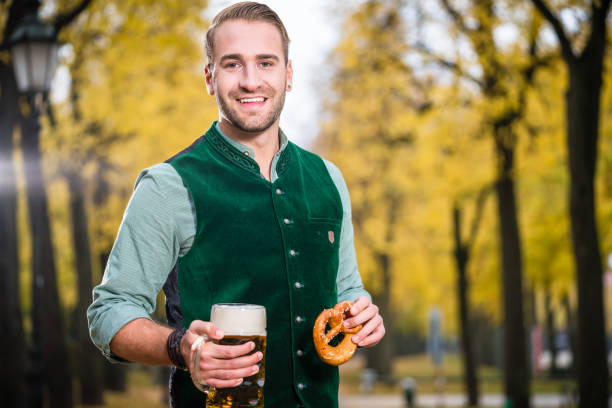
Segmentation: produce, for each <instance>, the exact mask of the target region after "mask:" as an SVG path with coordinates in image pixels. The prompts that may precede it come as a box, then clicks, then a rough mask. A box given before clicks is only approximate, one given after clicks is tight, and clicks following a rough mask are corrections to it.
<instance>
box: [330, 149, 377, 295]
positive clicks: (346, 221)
mask: <svg viewBox="0 0 612 408" xmlns="http://www.w3.org/2000/svg"><path fill="white" fill-rule="evenodd" d="M324 162H325V166H326V167H327V171H328V172H329V175H330V176H331V178H332V181H333V182H334V184H335V185H336V189H337V190H338V193H339V194H340V199H341V200H342V210H343V215H342V230H341V233H340V254H339V265H338V275H337V277H336V289H337V291H338V301H339V302H343V301H345V300H350V301H353V300H355V299H357V298H358V297H360V296H366V297H368V298H369V299H370V300H372V297H371V296H370V294H369V293H368V292H367V291H366V290H365V288H364V287H363V283H362V282H361V276H360V275H359V270H358V268H357V256H356V254H355V244H354V241H353V220H352V213H351V198H350V196H349V191H348V187H347V186H346V182H345V181H344V178H343V177H342V173H341V172H340V170H339V169H338V167H336V166H335V165H334V164H333V163H331V162H329V161H327V160H324Z"/></svg>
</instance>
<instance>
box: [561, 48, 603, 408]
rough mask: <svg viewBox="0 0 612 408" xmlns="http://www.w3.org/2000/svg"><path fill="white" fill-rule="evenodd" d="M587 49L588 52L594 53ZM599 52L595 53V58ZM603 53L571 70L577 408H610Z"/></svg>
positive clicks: (579, 61)
mask: <svg viewBox="0 0 612 408" xmlns="http://www.w3.org/2000/svg"><path fill="white" fill-rule="evenodd" d="M593 48H594V47H592V48H591V51H593ZM598 51H599V53H598ZM601 54H603V48H602V49H601V50H595V51H594V52H585V54H584V55H583V56H582V57H581V58H580V59H577V60H574V61H573V62H572V63H570V64H569V72H570V80H569V89H568V92H567V124H568V126H567V132H568V133H567V141H568V151H569V168H570V180H571V182H570V218H571V231H572V245H573V250H574V261H575V263H576V277H577V281H578V355H579V358H578V365H577V368H578V370H577V372H578V384H579V395H580V406H581V407H583V408H587V407H588V408H604V407H607V406H608V376H609V374H608V367H607V352H606V337H605V323H604V312H603V311H604V303H603V264H602V259H601V253H600V249H599V238H598V235H597V224H596V222H595V214H596V213H595V211H596V210H595V187H594V179H595V166H596V163H597V139H598V136H599V113H600V92H601V85H602V55H601Z"/></svg>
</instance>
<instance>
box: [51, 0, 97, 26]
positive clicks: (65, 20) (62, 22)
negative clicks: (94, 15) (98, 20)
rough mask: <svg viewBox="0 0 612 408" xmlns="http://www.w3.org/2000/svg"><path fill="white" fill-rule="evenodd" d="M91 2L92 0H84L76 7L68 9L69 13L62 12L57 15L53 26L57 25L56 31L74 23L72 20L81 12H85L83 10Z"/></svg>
mask: <svg viewBox="0 0 612 408" xmlns="http://www.w3.org/2000/svg"><path fill="white" fill-rule="evenodd" d="M90 3H91V0H82V1H81V3H80V4H78V5H77V6H76V7H74V8H73V9H72V10H70V11H68V12H67V13H62V14H58V15H57V16H55V19H54V22H53V26H54V27H55V32H56V33H59V32H60V30H61V29H62V28H64V27H65V26H67V25H68V24H70V23H72V21H73V20H74V19H75V18H77V17H78V15H79V14H81V12H83V10H85V9H86V8H87V6H89V4H90Z"/></svg>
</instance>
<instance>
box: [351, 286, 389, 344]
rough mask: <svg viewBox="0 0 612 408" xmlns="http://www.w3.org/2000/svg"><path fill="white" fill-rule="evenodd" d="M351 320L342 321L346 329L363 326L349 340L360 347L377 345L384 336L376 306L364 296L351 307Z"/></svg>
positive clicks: (381, 321) (380, 317)
mask: <svg viewBox="0 0 612 408" xmlns="http://www.w3.org/2000/svg"><path fill="white" fill-rule="evenodd" d="M351 316H352V317H351V318H349V319H346V320H345V321H344V326H345V327H346V328H348V329H350V328H353V327H356V326H359V325H360V324H363V327H362V328H361V330H360V331H359V332H358V333H357V334H355V335H354V336H353V337H352V338H351V340H352V341H353V342H354V343H356V344H357V345H358V346H360V347H371V346H374V345H375V344H377V343H378V342H379V341H380V340H381V339H382V338H383V336H384V335H385V331H386V330H385V326H384V323H383V318H382V316H381V315H380V314H379V313H378V306H376V305H375V304H373V303H372V302H370V299H368V298H367V297H365V296H361V297H359V298H358V299H357V300H355V303H354V304H353V306H352V307H351Z"/></svg>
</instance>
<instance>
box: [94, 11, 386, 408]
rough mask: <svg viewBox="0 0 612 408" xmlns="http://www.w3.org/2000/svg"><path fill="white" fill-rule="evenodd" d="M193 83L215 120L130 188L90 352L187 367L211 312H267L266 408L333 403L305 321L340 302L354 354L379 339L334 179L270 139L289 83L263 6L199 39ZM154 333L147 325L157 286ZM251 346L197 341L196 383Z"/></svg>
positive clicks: (97, 303)
mask: <svg viewBox="0 0 612 408" xmlns="http://www.w3.org/2000/svg"><path fill="white" fill-rule="evenodd" d="M206 43H207V44H206V50H207V51H206V53H207V59H208V61H207V66H206V68H205V77H206V87H207V90H208V92H209V93H210V94H211V95H214V97H215V99H216V102H217V105H218V107H219V121H218V122H215V123H213V125H212V126H211V128H210V129H209V130H208V131H207V132H206V133H205V134H204V136H202V137H201V138H200V139H198V140H197V141H196V142H194V144H193V145H192V146H190V147H189V148H187V149H186V150H184V151H183V152H181V153H179V154H178V155H176V156H174V157H173V158H172V159H169V160H168V161H167V162H165V163H162V164H159V165H156V166H153V167H151V168H149V169H147V170H145V171H144V172H143V173H142V174H141V175H140V176H139V178H138V180H137V182H136V187H135V190H134V193H133V196H132V198H131V200H130V203H129V204H128V207H127V209H126V212H125V215H124V219H123V221H122V224H121V227H120V229H119V233H118V236H117V240H116V242H115V245H114V247H113V250H112V252H111V255H110V258H109V261H108V265H107V268H106V271H105V273H104V278H103V280H102V283H101V284H100V285H99V286H97V287H96V288H95V289H94V301H93V303H92V305H91V306H90V308H89V310H88V319H89V324H90V332H91V336H92V339H93V341H94V343H96V345H97V346H98V347H99V348H100V349H101V350H102V351H103V353H104V354H105V355H106V356H107V357H108V358H110V359H112V360H116V361H131V362H139V363H143V364H151V365H172V366H175V367H178V368H182V369H183V370H184V369H186V368H187V367H191V366H192V364H193V358H192V355H191V349H192V345H193V343H194V342H195V340H196V338H197V337H198V336H199V335H201V334H205V335H206V336H208V338H210V339H221V338H222V337H223V333H222V332H221V331H220V330H219V329H217V328H216V327H214V326H213V325H212V324H211V323H209V322H208V320H209V318H210V307H211V305H212V304H214V303H222V302H244V303H255V304H262V305H264V306H265V307H266V310H267V320H268V321H267V327H268V338H267V350H268V352H267V355H266V382H265V388H264V393H265V404H266V407H279V408H286V407H297V406H306V407H335V406H337V404H338V403H337V394H338V370H337V368H336V367H332V366H329V365H326V364H325V363H323V362H322V361H321V360H320V359H319V358H318V356H317V355H316V352H315V350H314V347H313V341H312V327H313V325H314V320H315V318H316V316H317V315H318V314H319V313H320V312H321V311H322V310H323V309H325V308H330V307H332V306H333V305H334V304H335V303H337V302H338V301H343V300H351V301H355V304H354V305H353V307H352V308H351V310H350V315H351V318H349V319H347V321H346V323H345V324H346V326H347V327H349V328H350V327H355V326H357V325H359V324H363V328H362V330H361V331H360V332H359V333H357V335H355V336H354V337H353V341H354V342H355V343H356V344H358V345H359V346H361V347H370V346H373V345H375V344H377V343H378V342H379V341H380V339H381V338H382V337H383V335H384V333H385V329H384V325H383V320H382V317H381V316H380V315H379V314H378V308H377V307H376V306H375V305H373V304H372V303H371V302H370V297H369V295H368V293H367V292H366V291H365V290H364V289H363V286H362V284H361V279H360V277H359V273H358V271H357V266H356V261H355V253H354V246H353V236H352V235H353V232H352V224H351V219H350V217H351V214H350V202H349V196H348V191H347V189H346V185H345V184H344V181H343V179H342V176H341V174H340V172H339V170H338V169H337V168H336V167H335V166H334V165H332V164H331V163H329V162H327V161H324V160H322V159H321V158H319V157H318V156H316V155H314V154H312V153H309V152H306V151H305V150H302V149H300V148H299V147H297V146H296V145H294V144H292V143H291V142H288V141H287V139H286V137H285V135H284V134H283V132H282V131H280V129H279V119H280V113H281V110H282V108H283V104H284V99H285V92H286V91H289V90H290V89H291V86H292V83H291V82H292V74H293V71H292V67H291V61H289V60H288V44H289V38H288V35H287V32H286V30H285V27H284V26H283V24H282V22H281V21H280V19H279V18H278V16H277V15H276V13H274V11H272V10H271V9H269V8H268V7H267V6H265V5H262V4H258V3H251V2H245V3H238V4H235V5H233V6H230V7H228V8H226V9H225V10H223V11H221V12H220V13H219V14H218V15H217V16H216V17H215V18H214V20H213V22H212V25H211V27H210V29H209V30H208V32H207V41H206ZM162 286H163V289H164V292H165V295H166V311H167V317H168V323H169V325H170V326H171V327H165V326H163V325H161V324H158V323H156V322H153V321H152V320H151V319H150V317H149V315H150V314H151V313H152V312H153V310H154V309H155V299H156V296H157V294H158V292H159V291H160V289H161V288H162ZM253 347H254V345H253V343H252V342H249V343H246V344H242V345H238V346H222V345H217V344H214V343H212V342H206V343H205V344H204V345H203V346H202V349H201V355H200V367H199V368H200V375H201V377H202V379H203V380H204V381H205V382H206V384H208V385H210V386H214V387H217V388H224V387H235V386H237V385H238V384H240V382H241V381H242V379H243V378H244V377H247V376H250V375H252V374H254V373H256V372H257V370H258V363H259V362H260V361H261V359H262V358H263V356H262V355H261V353H259V352H258V353H254V354H249V353H250V352H251V350H252V349H253ZM183 370H176V369H174V370H173V373H172V378H171V399H172V405H173V406H175V407H188V406H204V394H202V393H200V392H199V391H197V389H196V388H195V387H194V385H193V383H192V381H191V378H190V375H189V373H188V372H186V371H183Z"/></svg>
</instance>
